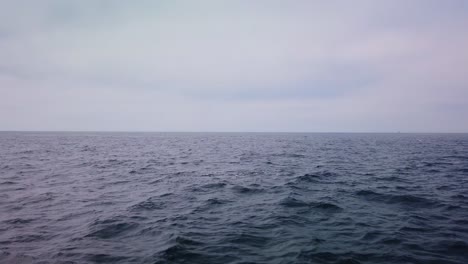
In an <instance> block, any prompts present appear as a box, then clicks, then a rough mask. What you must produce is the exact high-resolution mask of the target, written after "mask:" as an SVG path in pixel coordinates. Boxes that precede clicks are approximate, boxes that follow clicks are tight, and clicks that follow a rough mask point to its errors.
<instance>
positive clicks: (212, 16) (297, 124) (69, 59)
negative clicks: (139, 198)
mask: <svg viewBox="0 0 468 264" xmlns="http://www.w3.org/2000/svg"><path fill="white" fill-rule="evenodd" d="M466 47H468V1H465V0H444V1H439V0H412V1H407V0H380V1H375V0H356V1H347V0H327V1H325V0H323V1H309V0H307V1H306V0H302V1H301V0H298V1H279V0H278V1H275V0H273V1H271V0H268V1H267V0H257V1H256V0H253V1H252V0H249V1H247V0H232V1H215V0H212V1H205V0H201V1H191V0H190V1H189V0H186V1H177V0H167V1H143V0H142V1H119V0H106V1H104V0H80V1H63V0H41V1H35V0H17V1H7V0H0V130H75V131H76V130H79V131H90V130H92V131H101V130H102V131H311V132H332V131H336V132H395V131H401V132H468V121H466V120H468V49H467V48H466Z"/></svg>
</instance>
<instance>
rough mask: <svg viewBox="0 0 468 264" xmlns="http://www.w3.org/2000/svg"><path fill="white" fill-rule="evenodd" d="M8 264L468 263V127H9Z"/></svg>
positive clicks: (0, 195) (2, 205)
mask: <svg viewBox="0 0 468 264" xmlns="http://www.w3.org/2000/svg"><path fill="white" fill-rule="evenodd" d="M0 263H155V264H156V263H157V264H159V263H203V264H210V263H236V264H241V263H243V264H247V263H459V264H466V263H468V134H405V133H393V134H372V133H370V134H364V133H363V134H360V133H355V134H354V133H104V132H102V133H84V132H80V133H71V132H63V133H62V132H56V133H53V132H1V133H0Z"/></svg>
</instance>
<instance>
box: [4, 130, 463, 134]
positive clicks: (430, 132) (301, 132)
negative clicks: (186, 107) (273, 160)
mask: <svg viewBox="0 0 468 264" xmlns="http://www.w3.org/2000/svg"><path fill="white" fill-rule="evenodd" d="M11 132H19V133H239V134H241V133H263V134H288V133H289V134H468V132H447V131H445V132H443V131H380V132H379V131H226V130H223V131H189V130H187V131H169V130H167V131H157V130H133V131H132V130H0V133H11Z"/></svg>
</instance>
